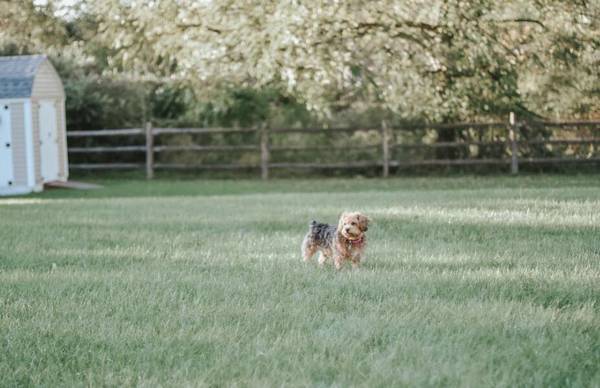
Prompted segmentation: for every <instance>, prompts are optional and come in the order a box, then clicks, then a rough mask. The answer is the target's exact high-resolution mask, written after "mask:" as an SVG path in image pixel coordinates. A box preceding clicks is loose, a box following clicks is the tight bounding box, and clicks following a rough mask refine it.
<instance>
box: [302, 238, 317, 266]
mask: <svg viewBox="0 0 600 388" xmlns="http://www.w3.org/2000/svg"><path fill="white" fill-rule="evenodd" d="M316 252H317V247H316V246H315V245H314V244H311V243H310V240H309V239H308V238H304V241H302V259H303V260H304V261H305V262H307V261H309V260H310V258H311V257H313V256H314V254H315V253H316Z"/></svg>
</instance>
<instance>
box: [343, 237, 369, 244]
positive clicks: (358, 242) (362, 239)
mask: <svg viewBox="0 0 600 388" xmlns="http://www.w3.org/2000/svg"><path fill="white" fill-rule="evenodd" d="M346 241H348V244H350V245H360V244H362V243H363V241H365V236H362V237H361V238H359V239H358V240H349V239H346Z"/></svg>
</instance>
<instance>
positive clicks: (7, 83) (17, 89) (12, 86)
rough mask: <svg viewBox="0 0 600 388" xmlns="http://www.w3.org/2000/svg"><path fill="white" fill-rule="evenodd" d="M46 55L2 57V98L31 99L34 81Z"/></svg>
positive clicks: (0, 94)
mask: <svg viewBox="0 0 600 388" xmlns="http://www.w3.org/2000/svg"><path fill="white" fill-rule="evenodd" d="M46 60H48V58H47V57H46V56H45V55H20V56H13V57H0V98H27V97H31V91H32V89H33V79H34V78H35V74H36V72H37V70H38V68H39V67H40V65H41V64H42V63H44V62H45V61H46Z"/></svg>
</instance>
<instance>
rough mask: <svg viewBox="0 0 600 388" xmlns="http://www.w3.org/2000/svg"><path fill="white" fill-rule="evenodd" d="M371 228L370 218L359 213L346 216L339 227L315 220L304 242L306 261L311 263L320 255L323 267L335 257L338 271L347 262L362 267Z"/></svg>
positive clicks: (320, 262)
mask: <svg viewBox="0 0 600 388" xmlns="http://www.w3.org/2000/svg"><path fill="white" fill-rule="evenodd" d="M368 229H369V217H367V216H365V215H363V214H361V213H358V212H345V213H342V215H341V216H340V220H339V222H338V225H337V227H336V226H333V225H328V224H322V223H319V222H317V221H312V222H311V223H310V225H309V229H308V233H307V234H306V236H305V237H304V240H303V241H302V258H303V259H304V261H309V260H310V259H311V257H313V255H314V254H315V253H316V252H319V265H323V264H324V263H325V261H327V259H330V258H332V259H333V264H334V265H335V268H336V269H338V270H339V269H341V268H342V265H343V263H344V261H350V262H351V263H352V267H353V268H358V266H359V265H360V260H361V258H362V255H363V253H364V251H365V248H366V245H367V238H366V235H365V232H366V231H367V230H368Z"/></svg>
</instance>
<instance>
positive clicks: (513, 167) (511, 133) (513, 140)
mask: <svg viewBox="0 0 600 388" xmlns="http://www.w3.org/2000/svg"><path fill="white" fill-rule="evenodd" d="M508 124H509V125H508V139H509V141H510V154H511V155H510V173H511V174H512V175H516V174H518V173H519V155H518V153H519V147H518V143H517V135H518V133H517V125H516V122H515V114H514V112H510V114H509V116H508Z"/></svg>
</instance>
